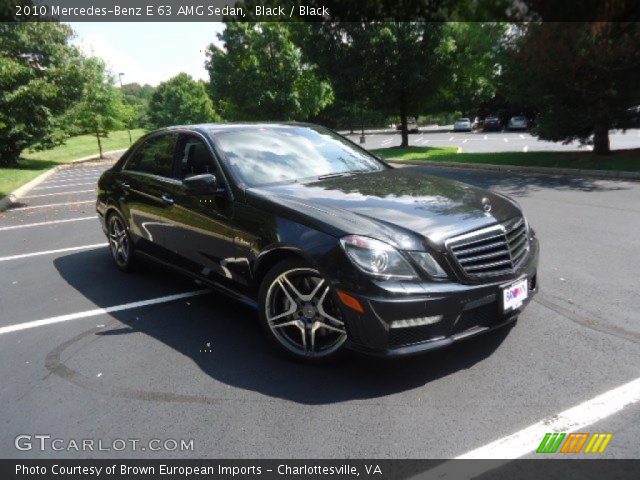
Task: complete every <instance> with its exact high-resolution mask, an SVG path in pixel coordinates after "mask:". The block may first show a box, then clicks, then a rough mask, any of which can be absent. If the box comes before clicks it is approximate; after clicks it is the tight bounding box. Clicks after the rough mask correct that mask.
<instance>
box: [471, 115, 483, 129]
mask: <svg viewBox="0 0 640 480" xmlns="http://www.w3.org/2000/svg"><path fill="white" fill-rule="evenodd" d="M483 125H484V121H483V120H482V119H481V118H480V117H476V118H474V119H473V122H472V123H471V129H472V130H482V127H483Z"/></svg>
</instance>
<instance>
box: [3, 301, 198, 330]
mask: <svg viewBox="0 0 640 480" xmlns="http://www.w3.org/2000/svg"><path fill="white" fill-rule="evenodd" d="M205 293H209V290H194V291H191V292H185V293H177V294H174V295H166V296H164V297H156V298H150V299H148V300H141V301H138V302H131V303H123V304H121V305H114V306H112V307H106V308H96V309H94V310H85V311H83V312H76V313H70V314H68V315H58V316H57V317H50V318H43V319H42V320H34V321H32V322H25V323H17V324H14V325H8V326H6V327H0V335H4V334H5V333H12V332H18V331H20V330H27V329H30V328H36V327H42V326H44V325H51V324H54V323H62V322H69V321H71V320H80V319H82V318H88V317H95V316H97V315H103V314H105V313H112V312H119V311H122V310H131V309H133V308H140V307H147V306H149V305H157V304H159V303H167V302H173V301H174V300H181V299H183V298H191V297H195V296H197V295H204V294H205Z"/></svg>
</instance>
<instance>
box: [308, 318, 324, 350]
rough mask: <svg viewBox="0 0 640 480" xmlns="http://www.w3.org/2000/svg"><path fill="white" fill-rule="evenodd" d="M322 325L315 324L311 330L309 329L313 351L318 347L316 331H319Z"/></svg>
mask: <svg viewBox="0 0 640 480" xmlns="http://www.w3.org/2000/svg"><path fill="white" fill-rule="evenodd" d="M321 326H322V324H321V323H320V322H313V325H311V328H310V329H309V338H310V339H311V351H312V352H313V350H314V349H315V347H316V330H318V329H319V328H320V327H321Z"/></svg>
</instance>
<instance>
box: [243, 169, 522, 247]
mask: <svg viewBox="0 0 640 480" xmlns="http://www.w3.org/2000/svg"><path fill="white" fill-rule="evenodd" d="M249 191H250V192H251V193H253V194H254V195H256V196H258V197H261V198H263V199H269V200H270V201H271V202H276V203H279V204H281V205H282V206H285V207H288V208H289V209H291V210H294V211H295V212H297V213H298V214H300V215H303V216H306V217H308V218H309V217H310V218H312V219H313V218H315V219H317V220H318V221H321V222H323V223H325V224H330V225H331V226H332V227H334V228H335V229H336V230H338V234H360V235H369V236H374V237H377V238H380V237H383V238H384V239H386V240H387V241H390V242H392V243H393V244H395V245H396V246H398V247H400V248H415V246H416V245H415V242H416V241H417V242H420V241H421V239H424V238H426V239H427V240H428V242H429V243H430V244H432V245H442V244H443V243H444V240H445V239H447V238H449V237H451V236H455V235H458V234H461V233H466V232H469V231H471V230H475V229H478V228H482V227H485V226H488V225H492V224H495V223H496V222H501V221H504V220H507V219H509V218H513V217H515V216H517V215H519V214H520V210H519V208H518V207H517V206H516V204H515V203H514V202H513V201H511V200H509V199H507V198H506V197H504V196H501V195H498V194H495V193H492V192H489V191H486V190H482V189H479V188H476V187H473V186H471V185H467V184H464V183H461V182H455V181H451V180H445V179H442V178H438V177H434V176H431V175H427V174H425V173H423V172H421V171H419V170H418V169H414V168H398V169H395V168H392V169H387V170H383V171H380V172H372V173H361V174H354V175H349V176H344V177H334V178H328V179H323V180H318V181H313V182H310V183H292V184H284V185H270V186H265V187H259V188H252V189H249ZM487 204H488V205H490V207H491V208H490V211H488V212H487V211H486V209H488V207H486V205H487ZM332 233H335V232H332ZM415 234H418V236H419V237H421V238H420V239H418V240H416V238H415ZM412 237H413V238H412Z"/></svg>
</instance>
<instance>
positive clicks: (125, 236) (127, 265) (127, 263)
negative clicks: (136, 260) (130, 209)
mask: <svg viewBox="0 0 640 480" xmlns="http://www.w3.org/2000/svg"><path fill="white" fill-rule="evenodd" d="M108 232H109V233H108V238H109V249H110V250H111V256H112V257H113V260H114V261H115V262H116V265H117V267H118V268H119V269H120V270H123V271H125V272H127V271H129V270H131V266H132V264H133V244H132V243H131V237H130V236H129V232H128V230H127V227H126V226H125V223H124V220H123V219H122V217H121V216H120V215H118V214H117V213H113V214H111V215H110V216H109V222H108Z"/></svg>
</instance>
